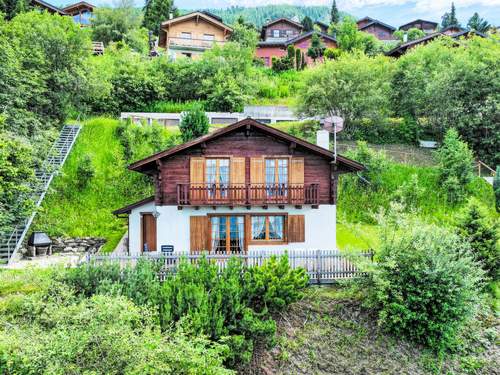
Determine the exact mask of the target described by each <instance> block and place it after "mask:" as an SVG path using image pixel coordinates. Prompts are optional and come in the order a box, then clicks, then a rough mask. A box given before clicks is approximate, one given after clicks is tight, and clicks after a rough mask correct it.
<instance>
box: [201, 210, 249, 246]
mask: <svg viewBox="0 0 500 375" xmlns="http://www.w3.org/2000/svg"><path fill="white" fill-rule="evenodd" d="M244 222H245V220H244V217H243V216H212V217H211V218H210V225H211V236H212V237H211V238H212V241H211V242H212V243H211V247H212V249H211V250H212V252H214V253H216V254H237V253H242V252H243V250H244V248H245V225H244Z"/></svg>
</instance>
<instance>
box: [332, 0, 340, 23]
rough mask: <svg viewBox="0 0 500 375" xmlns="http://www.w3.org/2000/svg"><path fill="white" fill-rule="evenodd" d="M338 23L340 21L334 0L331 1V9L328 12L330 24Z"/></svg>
mask: <svg viewBox="0 0 500 375" xmlns="http://www.w3.org/2000/svg"><path fill="white" fill-rule="evenodd" d="M339 21H340V14H339V10H338V8H337V2H336V1H335V0H333V3H332V9H331V11H330V22H331V23H337V22H339Z"/></svg>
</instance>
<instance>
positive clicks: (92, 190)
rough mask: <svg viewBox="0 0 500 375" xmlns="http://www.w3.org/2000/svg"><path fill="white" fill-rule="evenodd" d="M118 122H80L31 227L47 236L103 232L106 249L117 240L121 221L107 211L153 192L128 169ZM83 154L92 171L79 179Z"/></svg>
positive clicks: (98, 235) (110, 120)
mask: <svg viewBox="0 0 500 375" xmlns="http://www.w3.org/2000/svg"><path fill="white" fill-rule="evenodd" d="M118 124H119V121H117V120H112V119H104V118H96V119H93V120H90V121H88V122H86V123H84V126H83V129H82V131H81V133H80V136H79V137H78V139H77V142H76V144H75V147H74V149H73V150H72V152H71V154H70V156H69V158H68V160H67V161H66V163H65V165H64V168H63V170H62V173H61V174H60V175H58V176H57V177H56V178H55V179H54V182H53V183H52V185H51V188H50V190H49V193H48V194H47V196H46V198H45V200H44V202H43V205H42V207H41V209H40V212H39V214H38V215H37V218H36V221H35V225H34V229H35V230H42V231H46V232H47V233H49V235H51V236H67V237H81V236H95V237H105V238H106V239H107V240H108V243H107V246H106V248H109V249H112V248H113V247H114V245H116V243H118V241H119V240H120V238H121V237H122V236H123V234H124V233H125V230H126V222H125V221H124V220H122V219H118V218H116V217H115V216H113V215H112V213H111V211H112V210H114V209H116V208H119V207H121V206H124V205H126V204H129V203H130V202H133V201H136V200H139V199H142V198H144V197H146V196H149V195H151V193H152V190H151V189H152V187H151V185H150V184H148V183H147V182H145V181H144V180H141V179H139V178H138V177H139V176H138V175H136V174H134V173H130V172H128V170H127V164H128V163H127V161H126V159H125V152H124V151H125V150H124V148H123V146H122V145H121V144H120V140H119V138H118V137H117V136H116V129H117V127H118ZM85 158H89V159H90V160H91V165H92V171H93V174H94V175H93V176H92V177H90V178H87V179H86V180H87V181H85V182H83V181H79V177H78V175H79V173H81V171H80V170H79V166H80V165H81V164H82V161H83V160H84V159H85ZM79 185H83V186H79Z"/></svg>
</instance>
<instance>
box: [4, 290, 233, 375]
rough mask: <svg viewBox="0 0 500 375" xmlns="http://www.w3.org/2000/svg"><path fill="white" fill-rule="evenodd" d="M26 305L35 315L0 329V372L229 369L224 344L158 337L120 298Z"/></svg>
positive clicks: (177, 335) (52, 298)
mask: <svg viewBox="0 0 500 375" xmlns="http://www.w3.org/2000/svg"><path fill="white" fill-rule="evenodd" d="M25 303H26V304H28V306H26V307H27V309H26V310H27V311H30V309H33V310H35V311H36V313H35V314H32V315H30V319H29V320H17V321H10V322H9V323H11V324H6V325H5V326H4V327H2V330H0V373H2V374H48V373H51V374H69V373H88V374H90V373H92V374H138V373H162V374H219V373H220V374H229V373H232V372H230V371H228V370H226V369H225V368H224V367H223V366H222V362H223V360H224V358H225V355H226V354H227V347H226V346H224V345H220V344H217V343H213V342H210V341H208V340H206V339H204V338H202V337H187V336H186V335H185V334H183V333H182V332H180V331H172V332H168V333H167V334H165V335H162V334H161V333H160V331H159V330H158V329H157V328H155V326H154V324H153V321H152V320H151V313H150V312H149V310H148V309H146V308H142V307H138V306H136V305H134V304H133V303H132V302H130V301H129V300H128V299H126V298H124V297H110V296H93V297H92V298H90V299H83V300H75V299H73V298H71V295H68V294H66V295H64V294H57V293H54V292H52V294H49V295H42V296H40V297H39V298H38V299H30V300H26V301H25ZM12 323H15V325H13V324H12Z"/></svg>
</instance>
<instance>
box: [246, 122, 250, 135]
mask: <svg viewBox="0 0 500 375" xmlns="http://www.w3.org/2000/svg"><path fill="white" fill-rule="evenodd" d="M250 128H251V125H250V124H247V125H246V126H245V137H250Z"/></svg>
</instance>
